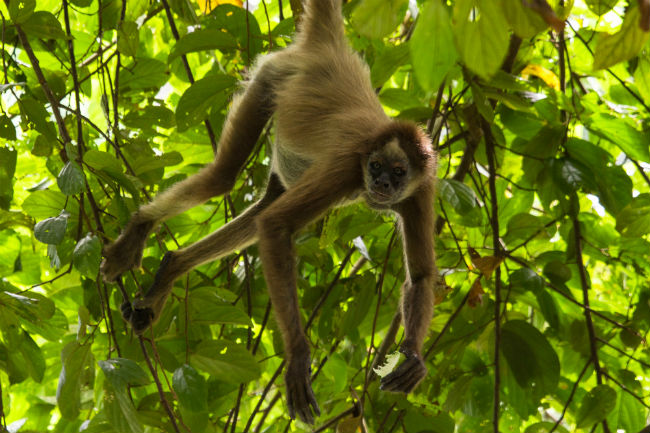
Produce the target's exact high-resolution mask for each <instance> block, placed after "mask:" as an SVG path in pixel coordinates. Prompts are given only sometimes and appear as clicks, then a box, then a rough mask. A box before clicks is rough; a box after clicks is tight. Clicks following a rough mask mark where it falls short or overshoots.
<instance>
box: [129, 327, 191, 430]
mask: <svg viewBox="0 0 650 433" xmlns="http://www.w3.org/2000/svg"><path fill="white" fill-rule="evenodd" d="M138 340H140V348H141V349H142V354H143V355H144V360H145V361H146V363H147V367H149V371H150V372H151V376H152V377H153V380H154V382H156V388H158V396H159V397H160V403H162V405H163V407H164V408H165V411H166V412H167V415H169V420H170V421H171V423H172V426H173V427H174V431H175V432H176V433H181V431H180V429H179V428H178V424H176V416H175V415H174V411H173V410H172V407H171V405H170V404H169V402H168V401H167V398H166V397H165V390H164V389H163V387H162V383H160V379H159V378H158V373H156V369H155V368H154V366H153V364H152V363H151V358H149V353H147V348H146V347H145V345H144V337H142V336H139V337H138Z"/></svg>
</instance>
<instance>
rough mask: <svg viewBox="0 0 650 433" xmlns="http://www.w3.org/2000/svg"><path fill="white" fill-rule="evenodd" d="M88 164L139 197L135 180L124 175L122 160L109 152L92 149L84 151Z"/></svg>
mask: <svg viewBox="0 0 650 433" xmlns="http://www.w3.org/2000/svg"><path fill="white" fill-rule="evenodd" d="M84 162H85V163H86V165H88V166H89V167H91V168H92V169H94V170H96V171H97V172H99V173H100V174H104V175H106V176H108V177H109V178H111V179H113V180H115V181H116V182H117V183H118V184H120V186H122V187H123V188H124V189H126V190H127V191H128V192H129V193H131V195H132V196H133V197H136V198H137V197H138V196H139V193H138V189H137V188H136V187H135V185H134V184H133V181H132V180H131V179H129V178H128V177H126V176H125V175H124V172H123V170H122V165H121V164H120V162H119V161H118V160H117V158H115V157H114V156H113V155H111V154H110V153H108V152H102V151H100V150H95V149H91V150H89V151H88V152H86V153H84Z"/></svg>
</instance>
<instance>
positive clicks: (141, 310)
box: [120, 251, 174, 335]
mask: <svg viewBox="0 0 650 433" xmlns="http://www.w3.org/2000/svg"><path fill="white" fill-rule="evenodd" d="M172 261H173V254H172V252H171V251H168V252H166V253H165V255H164V256H163V259H162V261H161V262H160V267H159V268H158V272H156V277H155V278H154V281H153V284H152V286H151V288H150V289H149V290H148V291H147V294H146V295H145V296H144V298H142V299H135V300H133V305H131V304H130V303H129V302H124V303H123V304H122V306H121V307H120V309H121V310H122V317H123V318H124V320H125V321H127V322H129V323H130V324H131V328H133V331H134V332H135V333H136V334H138V335H140V334H142V333H143V332H144V331H146V330H147V328H149V327H150V326H151V324H152V323H154V322H155V321H156V320H158V316H159V315H160V312H161V311H162V309H163V307H164V306H165V301H166V300H167V296H168V295H169V293H170V292H171V290H172V286H173V284H174V278H173V277H171V276H170V265H171V263H172Z"/></svg>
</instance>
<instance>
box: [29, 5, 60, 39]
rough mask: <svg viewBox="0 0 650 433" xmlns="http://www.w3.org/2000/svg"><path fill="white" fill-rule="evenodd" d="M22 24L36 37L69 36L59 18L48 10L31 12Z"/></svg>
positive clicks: (53, 37)
mask: <svg viewBox="0 0 650 433" xmlns="http://www.w3.org/2000/svg"><path fill="white" fill-rule="evenodd" d="M20 26H21V27H22V29H23V31H24V32H25V33H27V35H29V36H32V37H35V38H43V39H65V38H66V37H67V36H66V35H65V32H64V31H63V29H62V28H61V23H60V22H59V20H57V19H56V17H55V16H54V15H52V14H51V13H50V12H46V11H37V12H34V13H32V14H30V15H29V16H28V17H27V18H26V19H25V20H24V21H23V22H22V24H21V25H20Z"/></svg>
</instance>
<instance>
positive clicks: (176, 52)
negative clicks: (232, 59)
mask: <svg viewBox="0 0 650 433" xmlns="http://www.w3.org/2000/svg"><path fill="white" fill-rule="evenodd" d="M236 48H237V41H236V40H235V38H234V37H232V36H231V35H230V34H228V33H224V32H223V31H222V30H220V29H199V30H196V31H193V32H192V33H188V34H186V35H185V36H183V37H182V38H180V39H179V40H178V42H176V45H174V48H173V49H172V52H171V53H169V57H168V58H167V61H168V62H169V63H171V62H172V61H173V60H174V59H176V58H177V57H180V56H182V55H184V54H188V53H193V52H197V51H213V50H220V51H232V50H234V49H236Z"/></svg>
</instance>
